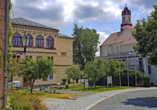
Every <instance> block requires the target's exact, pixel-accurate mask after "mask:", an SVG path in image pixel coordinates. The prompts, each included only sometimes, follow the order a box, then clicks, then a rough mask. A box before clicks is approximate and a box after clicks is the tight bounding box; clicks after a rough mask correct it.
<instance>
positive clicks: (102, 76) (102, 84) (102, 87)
mask: <svg viewBox="0 0 157 110" xmlns="http://www.w3.org/2000/svg"><path fill="white" fill-rule="evenodd" d="M101 74H102V91H103V72H101Z"/></svg>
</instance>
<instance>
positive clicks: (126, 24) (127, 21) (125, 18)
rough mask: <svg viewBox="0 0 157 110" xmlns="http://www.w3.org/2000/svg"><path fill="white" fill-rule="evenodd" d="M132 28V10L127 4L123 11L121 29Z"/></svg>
mask: <svg viewBox="0 0 157 110" xmlns="http://www.w3.org/2000/svg"><path fill="white" fill-rule="evenodd" d="M131 28H132V23H131V11H130V10H129V9H128V7H127V6H126V7H125V8H124V10H123V11H122V24H121V30H127V29H131Z"/></svg>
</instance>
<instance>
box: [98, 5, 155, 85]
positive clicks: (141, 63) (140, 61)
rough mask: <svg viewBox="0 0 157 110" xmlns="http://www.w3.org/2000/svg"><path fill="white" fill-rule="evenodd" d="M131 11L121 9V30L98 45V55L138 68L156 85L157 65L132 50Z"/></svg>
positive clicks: (133, 40) (132, 29) (131, 67)
mask: <svg viewBox="0 0 157 110" xmlns="http://www.w3.org/2000/svg"><path fill="white" fill-rule="evenodd" d="M134 31H136V30H135V29H134V28H132V23H131V11H130V10H129V9H128V8H127V7H125V8H124V10H123V11H122V24H121V31H119V32H115V33H112V34H111V35H110V36H109V37H108V38H107V39H106V40H105V41H104V42H103V43H102V45H101V46H100V57H101V59H103V60H106V61H108V60H109V59H111V58H112V59H115V60H119V61H123V62H124V63H125V64H126V65H127V67H128V68H130V69H138V70H140V71H142V72H144V74H145V75H149V76H150V77H151V81H150V82H153V83H154V84H155V85H157V73H156V71H157V67H155V66H152V65H150V64H148V59H147V58H142V57H140V55H139V54H137V53H136V52H134V50H133V46H134V45H135V44H136V43H137V41H136V40H135V39H134V37H133V36H132V32H134Z"/></svg>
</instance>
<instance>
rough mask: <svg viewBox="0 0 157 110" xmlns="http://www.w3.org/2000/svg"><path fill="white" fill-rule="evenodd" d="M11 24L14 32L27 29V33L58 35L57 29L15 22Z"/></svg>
mask: <svg viewBox="0 0 157 110" xmlns="http://www.w3.org/2000/svg"><path fill="white" fill-rule="evenodd" d="M12 26H13V31H15V32H18V31H22V33H24V31H27V33H33V34H44V35H45V36H46V35H49V36H51V35H53V36H54V37H57V35H58V30H52V29H44V28H37V27H29V26H22V25H15V24H13V25H12Z"/></svg>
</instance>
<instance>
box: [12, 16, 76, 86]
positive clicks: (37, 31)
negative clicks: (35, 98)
mask: <svg viewBox="0 0 157 110" xmlns="http://www.w3.org/2000/svg"><path fill="white" fill-rule="evenodd" d="M11 23H12V26H13V32H14V36H13V37H12V39H11V41H12V45H13V47H12V50H13V52H14V56H13V58H16V59H17V62H18V59H20V58H21V59H23V58H25V57H30V58H32V59H34V60H37V59H38V58H40V57H42V56H43V57H47V58H48V59H49V60H51V61H53V62H54V65H55V66H54V68H55V69H56V73H54V76H53V82H52V83H53V84H56V83H59V82H62V80H61V79H62V78H63V77H66V75H65V69H66V68H67V67H68V66H70V65H72V64H73V38H71V37H69V36H66V35H63V34H61V33H58V32H59V30H58V29H55V28H52V27H48V26H44V25H42V24H39V23H35V22H33V21H30V20H27V19H24V18H14V19H11ZM25 31H26V34H27V35H28V36H29V38H30V41H29V47H27V50H26V55H24V54H21V53H20V52H22V51H23V50H24V48H23V47H22V43H21V41H20V37H21V36H23V35H24V32H25ZM13 80H14V81H20V82H21V84H22V86H23V87H27V86H28V85H30V83H31V82H30V81H29V80H28V79H27V77H23V78H22V77H18V76H15V77H13ZM47 84H50V82H49V78H47V79H40V80H39V79H38V80H36V81H35V83H34V85H47Z"/></svg>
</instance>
